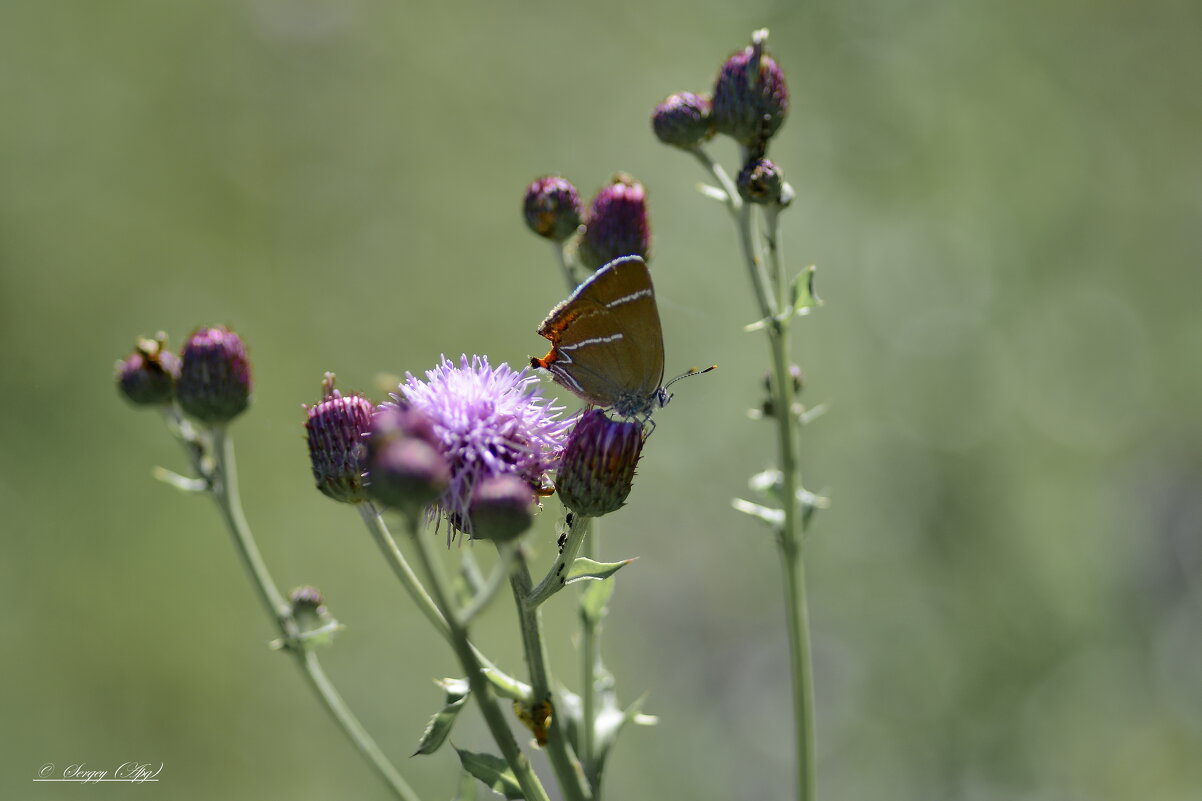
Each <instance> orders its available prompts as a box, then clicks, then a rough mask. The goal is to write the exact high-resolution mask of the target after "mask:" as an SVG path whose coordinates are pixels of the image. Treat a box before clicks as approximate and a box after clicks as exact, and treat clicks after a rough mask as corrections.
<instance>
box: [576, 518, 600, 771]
mask: <svg viewBox="0 0 1202 801" xmlns="http://www.w3.org/2000/svg"><path fill="white" fill-rule="evenodd" d="M585 524H586V526H587V530H586V536H585V539H584V545H583V547H582V548H581V551H582V553H583V555H584V556H585V557H586V558H588V559H594V560H595V559H596V558H597V528H598V526H597V521H595V520H592V521H585ZM598 629H599V627H598V624H597V623H596V622H595V621H594V620H593V618H592V617H590V616H589V615H587V614H581V615H580V707H581V716H582V717H583V719H584V722H583V725H582V726H581V733H580V759H581V761H582V762H584V770H585V774H586V775H588V777H589V780H590V781H591V782H592V784H593V787H594V792H596V793H597V794H598V795H599V794H600V793H599V792H598V790H597V788H598V787H599V785H600V778H601V777H600V776H598V775H597V749H596V745H595V742H594V741H595V740H596V733H597V663H598V661H599V659H600V653H601V652H600V647H601V644H600V641H599V640H600V634H601V633H600V631H599V630H598Z"/></svg>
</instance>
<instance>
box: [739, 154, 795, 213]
mask: <svg viewBox="0 0 1202 801" xmlns="http://www.w3.org/2000/svg"><path fill="white" fill-rule="evenodd" d="M737 184H738V187H739V194H740V195H741V196H742V198H743V199H744V200H746V201H747V202H749V203H758V204H760V205H764V206H770V205H779V204H780V203H781V200H782V192H783V191H784V186H785V177H784V175H783V174H782V173H781V170H780V167H778V166H776V165H775V164H774V163H772V162H771V161H769V160H768V159H752V160H750V161H748V162H747V164H746V165H744V167H743V169H742V170H741V171H740V172H739V179H738V181H737Z"/></svg>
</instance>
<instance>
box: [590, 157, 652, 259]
mask: <svg viewBox="0 0 1202 801" xmlns="http://www.w3.org/2000/svg"><path fill="white" fill-rule="evenodd" d="M578 253H579V256H580V261H581V262H582V263H583V264H584V266H585V267H587V268H588V269H589V270H596V269H598V268H599V267H601V266H602V265H604V264H608V263H609V262H611V261H613V260H614V259H616V258H618V257H619V256H642V257H643V259H644V260H649V256H650V253H651V224H650V223H649V222H648V221H647V193H646V192H645V191H644V189H643V185H642V184H640V183H639V182H638V181H636V180H635V179H633V178H631V177H630V176H629V175H616V176H614V179H613V182H612V183H610V184H609V186H606V187H605V188H603V189H602V190H601V191H600V192H598V193H597V195H596V197H594V198H593V202H592V204H591V205H590V207H589V212H588V218H587V219H586V220H585V221H584V234H583V235H582V236H581V238H580V247H579V250H578Z"/></svg>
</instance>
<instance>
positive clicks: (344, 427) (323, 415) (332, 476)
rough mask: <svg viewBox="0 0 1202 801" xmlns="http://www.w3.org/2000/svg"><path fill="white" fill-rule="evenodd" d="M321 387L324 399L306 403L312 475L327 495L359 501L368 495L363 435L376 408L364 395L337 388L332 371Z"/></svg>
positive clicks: (365, 447)
mask: <svg viewBox="0 0 1202 801" xmlns="http://www.w3.org/2000/svg"><path fill="white" fill-rule="evenodd" d="M321 390H322V400H321V403H318V404H316V405H314V406H306V407H305V411H306V412H307V413H308V419H307V420H306V421H305V432H306V434H307V436H308V440H309V462H310V464H311V465H312V467H313V478H314V480H315V481H316V482H317V488H318V489H319V490H321V491H322V493H324V494H325V495H326V496H327V497H330V498H333V499H334V500H336V501H341V502H343V503H360V502H361V501H364V500H366V498H367V493H366V492H365V491H364V489H363V471H364V469H365V468H364V462H365V460H366V455H367V446H366V444H365V443H364V441H363V435H364V432H366V431H367V429H368V428H370V427H371V416H372V413H373V412H374V411H375V409H374V407H373V406H372V405H371V401H369V400H368V399H367V398H365V397H363V396H362V395H358V394H354V393H352V394H350V395H343V394H342V393H341V392H339V391H338V390H337V389H335V388H334V374H333V373H326V376H325V379H323V380H322V382H321Z"/></svg>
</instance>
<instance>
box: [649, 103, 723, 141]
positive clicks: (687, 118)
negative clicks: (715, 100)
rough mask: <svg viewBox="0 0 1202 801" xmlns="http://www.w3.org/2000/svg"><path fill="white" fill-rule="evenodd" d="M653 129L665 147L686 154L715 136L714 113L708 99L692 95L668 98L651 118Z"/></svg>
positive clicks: (657, 107)
mask: <svg viewBox="0 0 1202 801" xmlns="http://www.w3.org/2000/svg"><path fill="white" fill-rule="evenodd" d="M651 129H652V130H653V131H654V132H655V136H656V138H657V139H659V141H661V142H663V143H664V144H665V145H672V146H673V147H680V148H684V149H686V150H688V149H690V148H694V147H696V146H697V145H699V144H701V143H702V142H704V141H705V140H706V139H709V138H710V137H711V136H713V135H714V110H713V107H712V106H711V104H710V99H709V98H708V97H703V96H702V95H696V94H693V93H692V92H677V93H676V94H674V95H669V96H668V97H667V98H665V99H664V102H662V103H660V104H659V105H658V106H656V107H655V111H654V112H652V114H651Z"/></svg>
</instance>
